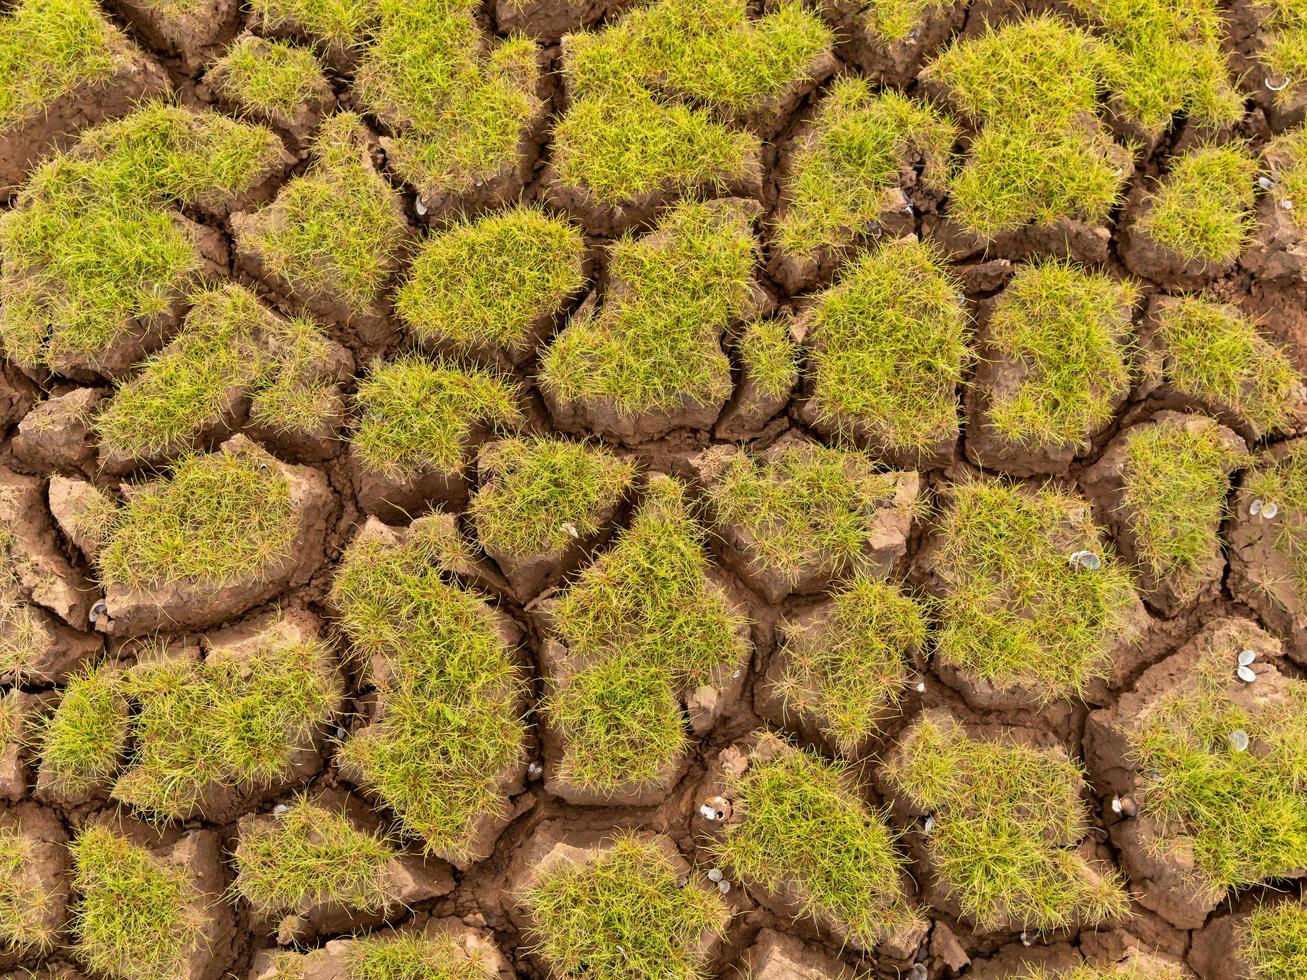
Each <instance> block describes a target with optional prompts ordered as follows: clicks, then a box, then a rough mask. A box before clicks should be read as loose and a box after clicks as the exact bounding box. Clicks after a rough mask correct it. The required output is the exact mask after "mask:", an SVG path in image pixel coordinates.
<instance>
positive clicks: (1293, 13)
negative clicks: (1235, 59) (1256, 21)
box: [1253, 0, 1307, 110]
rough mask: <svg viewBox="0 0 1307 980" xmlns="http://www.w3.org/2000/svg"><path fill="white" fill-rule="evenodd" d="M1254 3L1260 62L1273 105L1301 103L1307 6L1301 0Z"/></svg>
mask: <svg viewBox="0 0 1307 980" xmlns="http://www.w3.org/2000/svg"><path fill="white" fill-rule="evenodd" d="M1253 6H1254V9H1255V10H1256V12H1257V14H1258V16H1259V18H1260V21H1261V28H1262V43H1261V46H1260V50H1258V52H1257V61H1258V62H1260V64H1261V66H1262V68H1263V70H1264V71H1265V73H1266V79H1265V83H1266V87H1267V88H1268V89H1270V90H1271V94H1272V104H1273V105H1276V106H1284V107H1285V108H1286V109H1290V110H1291V108H1292V106H1293V105H1294V103H1299V104H1301V100H1302V97H1303V92H1304V89H1303V83H1304V82H1305V81H1307V9H1305V8H1304V7H1303V4H1302V2H1301V0H1258V2H1257V3H1255V4H1254V5H1253Z"/></svg>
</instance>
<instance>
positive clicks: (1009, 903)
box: [885, 715, 1129, 932]
mask: <svg viewBox="0 0 1307 980" xmlns="http://www.w3.org/2000/svg"><path fill="white" fill-rule="evenodd" d="M885 774H886V777H887V778H888V779H889V780H890V781H891V782H892V783H893V784H894V785H895V786H896V787H897V788H898V790H899V791H900V792H902V793H903V794H904V795H905V796H906V797H908V798H909V799H910V800H911V801H912V804H913V806H914V808H916V809H917V810H919V811H923V812H926V813H929V814H933V815H934V818H935V823H934V827H933V829H932V831H931V833H930V835H929V837H927V839H926V850H927V852H928V853H929V855H930V863H931V866H932V868H933V870H934V873H935V875H936V876H937V877H938V879H939V881H940V882H941V883H943V885H944V886H945V888H947V889H948V892H949V894H950V895H951V896H952V897H953V898H954V899H955V900H956V901H957V902H958V905H959V907H960V908H961V910H962V914H963V915H964V916H965V917H967V918H968V919H971V920H973V921H974V922H975V923H976V925H977V926H978V927H979V928H981V929H985V930H989V929H1003V928H1008V927H1020V928H1022V929H1031V930H1036V931H1039V932H1048V931H1052V930H1055V929H1062V928H1067V927H1070V926H1074V925H1076V924H1081V925H1085V926H1087V927H1090V928H1093V927H1096V926H1099V925H1102V924H1103V923H1105V922H1109V921H1111V920H1114V919H1118V918H1120V917H1122V916H1123V915H1125V914H1126V913H1127V912H1128V910H1129V898H1128V896H1127V894H1126V891H1125V887H1124V883H1123V882H1122V880H1121V878H1120V876H1119V875H1118V874H1116V873H1115V872H1114V871H1112V870H1109V869H1106V868H1101V867H1094V866H1092V865H1090V864H1089V863H1088V862H1087V861H1086V860H1085V859H1084V858H1083V857H1081V856H1080V855H1079V854H1078V853H1077V852H1076V846H1077V845H1078V844H1079V842H1080V839H1081V838H1082V837H1083V836H1084V835H1085V832H1086V830H1087V821H1088V813H1087V810H1086V807H1085V804H1084V802H1083V801H1082V800H1081V798H1080V794H1081V791H1082V789H1083V788H1084V773H1083V771H1082V770H1081V768H1080V766H1079V764H1078V763H1076V762H1074V761H1073V760H1072V759H1071V758H1070V757H1069V756H1068V755H1067V754H1066V752H1065V750H1063V749H1061V748H1034V747H1031V746H1028V745H1024V744H1021V743H1019V742H1016V741H1015V740H1010V739H1001V740H997V739H996V740H988V739H975V738H970V737H968V736H967V735H966V733H965V732H964V731H963V730H962V729H961V727H960V726H958V725H957V724H956V723H955V722H953V721H952V720H951V719H947V718H943V719H941V718H937V717H932V716H930V715H927V716H926V717H925V718H923V719H922V720H921V721H919V722H918V723H917V724H916V725H914V726H913V727H912V728H911V729H910V730H909V731H908V733H907V735H906V736H905V737H904V739H903V740H902V742H901V743H900V746H899V751H898V753H897V754H896V756H895V757H894V758H893V759H892V760H891V761H890V763H889V765H888V766H887V767H886V770H885Z"/></svg>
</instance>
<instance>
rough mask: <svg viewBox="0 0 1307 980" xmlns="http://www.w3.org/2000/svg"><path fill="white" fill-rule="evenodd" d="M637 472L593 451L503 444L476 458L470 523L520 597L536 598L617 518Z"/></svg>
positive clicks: (540, 443)
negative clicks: (476, 480)
mask: <svg viewBox="0 0 1307 980" xmlns="http://www.w3.org/2000/svg"><path fill="white" fill-rule="evenodd" d="M635 475H636V467H635V464H634V463H633V462H631V461H630V460H627V459H622V458H620V457H618V456H617V455H615V454H614V453H613V452H612V451H611V450H608V449H605V448H604V447H602V446H598V445H587V444H585V443H576V442H566V441H564V440H562V439H552V438H536V439H505V440H502V441H500V442H495V443H491V444H490V445H488V446H486V447H484V448H483V449H482V450H481V453H480V455H479V456H478V457H477V476H478V478H479V484H480V486H479V488H478V490H477V491H476V493H475V494H473V496H472V501H471V506H470V507H469V510H468V516H469V518H470V520H471V523H472V526H473V528H474V529H475V530H476V535H477V539H478V541H480V543H481V547H482V548H484V549H485V551H486V554H488V555H489V556H490V557H491V558H493V559H494V560H495V561H496V563H498V565H499V567H500V569H501V570H502V571H503V572H504V574H505V575H506V576H507V577H508V580H509V581H510V582H511V583H512V585H513V587H514V589H515V590H516V591H517V593H518V596H519V598H521V599H523V600H525V599H527V598H529V597H531V596H533V595H537V594H538V593H539V592H540V591H542V590H543V588H544V587H545V586H546V585H547V584H549V583H550V582H551V581H552V580H554V579H555V578H556V577H557V575H558V574H559V573H560V572H561V571H564V570H566V568H565V566H566V565H568V564H570V563H571V562H570V561H569V559H570V558H571V557H575V558H577V559H579V557H580V556H579V554H578V555H576V556H571V555H570V554H569V553H570V552H571V551H572V549H574V548H575V549H578V550H579V548H581V547H584V546H585V545H587V544H589V543H590V542H592V541H594V540H595V538H596V537H597V536H598V535H599V534H600V533H601V532H603V531H604V530H605V529H606V528H607V527H608V525H609V524H610V523H611V522H612V520H613V518H614V517H615V516H616V514H617V512H618V509H619V507H620V506H621V503H622V500H623V498H624V497H625V495H626V493H627V492H628V491H629V490H630V489H631V486H632V483H633V481H634V479H635Z"/></svg>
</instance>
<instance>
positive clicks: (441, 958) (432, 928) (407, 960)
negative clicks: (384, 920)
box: [250, 919, 509, 980]
mask: <svg viewBox="0 0 1307 980" xmlns="http://www.w3.org/2000/svg"><path fill="white" fill-rule="evenodd" d="M501 970H502V971H504V972H503V973H501ZM508 971H509V967H508V963H507V961H506V960H505V959H504V956H503V954H502V953H500V952H499V950H498V949H497V948H496V947H495V945H494V943H493V942H492V941H491V940H489V939H487V938H485V936H484V935H483V934H482V933H481V932H479V931H477V930H474V929H471V928H468V927H466V926H463V925H462V923H461V922H459V921H458V920H456V919H447V920H439V921H437V920H433V921H432V922H430V923H429V924H428V926H427V927H426V928H425V929H424V930H423V931H422V932H420V933H419V932H412V931H408V930H404V931H400V930H396V931H393V932H392V931H382V932H374V933H368V934H366V935H359V936H357V937H355V938H351V939H333V940H331V941H330V942H328V943H327V945H326V946H324V947H321V948H319V949H313V950H309V951H308V952H306V953H294V952H289V951H287V952H274V953H271V954H267V953H265V954H263V955H260V956H258V957H256V959H255V962H254V967H253V971H252V972H251V974H250V978H251V980H288V978H289V980H302V978H304V977H339V978H342V980H496V978H498V977H500V976H502V975H505V974H507V972H508Z"/></svg>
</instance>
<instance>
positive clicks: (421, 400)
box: [353, 355, 522, 480]
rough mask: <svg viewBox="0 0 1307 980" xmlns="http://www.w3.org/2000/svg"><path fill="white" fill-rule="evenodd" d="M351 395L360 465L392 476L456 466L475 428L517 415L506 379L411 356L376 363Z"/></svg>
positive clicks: (449, 469) (502, 422)
mask: <svg viewBox="0 0 1307 980" xmlns="http://www.w3.org/2000/svg"><path fill="white" fill-rule="evenodd" d="M355 399H356V401H357V403H358V407H359V413H360V415H359V421H358V428H357V429H356V431H355V433H354V437H353V443H354V451H355V453H357V454H358V459H359V462H360V464H361V465H362V466H363V468H364V469H366V470H368V471H369V472H372V473H381V474H384V475H385V476H386V477H388V478H390V479H397V480H404V479H410V478H412V477H415V476H417V475H418V474H419V473H423V472H436V473H450V472H454V471H457V470H459V469H460V468H461V467H462V466H463V464H464V463H465V462H466V457H467V452H468V441H469V439H470V438H471V437H472V434H473V433H474V432H475V431H476V429H477V428H478V427H481V426H499V425H508V424H512V423H514V422H517V421H518V420H519V419H520V418H521V417H522V413H521V409H520V408H519V407H518V405H517V392H516V389H515V387H514V386H513V384H512V381H511V379H510V378H508V377H501V376H499V375H497V374H493V373H491V372H488V371H483V370H479V369H474V368H467V369H464V368H459V367H455V366H453V365H451V364H446V363H444V362H440V361H436V362H432V361H428V360H426V359H424V358H422V357H418V356H415V355H406V356H404V357H401V358H400V359H399V360H396V361H392V362H390V363H388V364H387V363H383V362H381V361H377V362H376V363H374V364H373V366H372V369H371V371H369V372H368V375H367V377H365V378H364V379H363V380H362V381H361V382H359V386H358V394H357V395H356V396H355Z"/></svg>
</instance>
